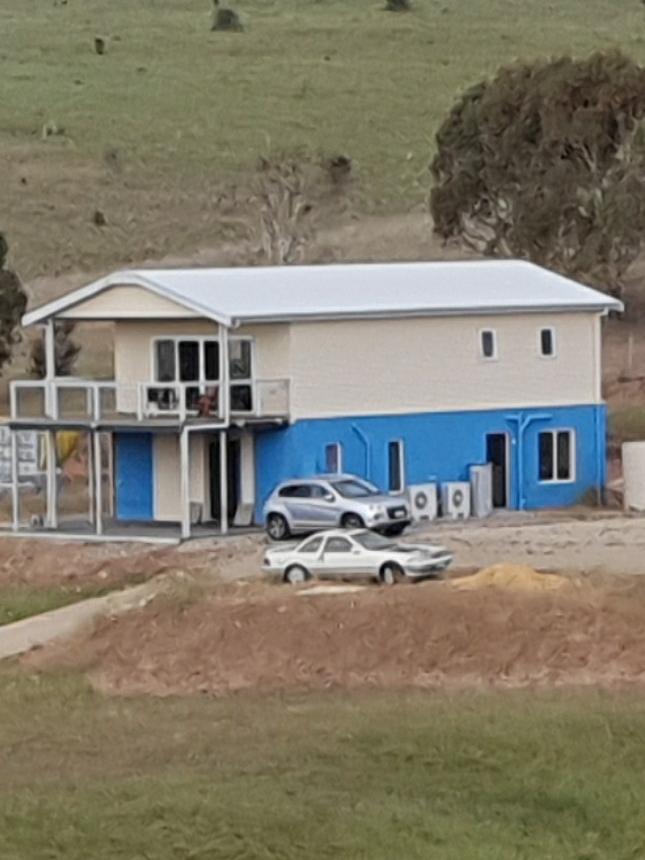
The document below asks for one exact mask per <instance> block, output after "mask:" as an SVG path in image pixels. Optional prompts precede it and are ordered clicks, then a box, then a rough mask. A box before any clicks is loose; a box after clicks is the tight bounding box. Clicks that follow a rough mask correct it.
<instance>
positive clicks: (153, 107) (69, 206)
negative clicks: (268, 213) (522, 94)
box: [0, 0, 645, 273]
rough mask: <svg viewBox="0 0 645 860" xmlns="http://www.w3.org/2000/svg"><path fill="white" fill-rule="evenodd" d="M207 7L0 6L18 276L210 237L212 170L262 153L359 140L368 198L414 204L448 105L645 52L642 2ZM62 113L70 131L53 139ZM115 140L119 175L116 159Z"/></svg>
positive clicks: (349, 145)
mask: <svg viewBox="0 0 645 860" xmlns="http://www.w3.org/2000/svg"><path fill="white" fill-rule="evenodd" d="M210 5H211V4H210V2H209V0H136V1H135V2H133V0H73V2H72V0H70V2H69V3H67V5H65V6H60V5H54V3H53V2H52V0H49V2H42V0H3V2H2V4H1V5H0V31H1V32H2V33H3V34H4V36H5V39H4V40H3V48H2V70H3V77H2V87H3V89H2V100H1V101H0V159H1V158H2V156H4V157H5V158H7V159H8V165H7V169H8V176H9V178H10V181H8V182H7V183H5V189H4V191H5V210H4V211H1V210H0V222H1V223H2V224H3V226H4V227H5V228H6V229H7V230H8V231H9V233H10V236H13V237H14V251H15V253H16V256H17V262H18V264H19V265H20V267H21V268H22V269H23V270H24V271H25V272H27V273H31V272H33V271H48V272H50V273H51V272H52V270H56V269H59V268H69V267H75V266H78V265H81V266H82V265H93V264H95V263H98V262H100V263H103V261H104V260H106V259H108V258H120V259H121V260H123V259H127V257H128V256H129V255H136V254H138V255H139V257H141V256H143V255H144V254H146V253H160V252H161V251H162V250H172V249H173V247H177V246H178V245H179V244H181V243H182V242H183V243H184V244H185V243H187V242H193V243H196V242H198V241H208V240H209V239H210V240H212V239H213V237H214V236H215V235H216V233H217V227H218V219H217V218H216V217H214V213H213V209H212V205H211V203H210V202H209V195H210V196H211V197H212V194H213V190H212V187H211V186H210V183H212V182H214V181H216V180H217V181H219V180H220V179H223V178H225V177H231V176H239V175H242V176H244V175H245V172H246V171H248V170H249V169H250V168H252V167H253V165H254V164H255V162H256V160H257V157H258V155H259V154H261V153H263V152H266V151H267V149H269V148H276V149H280V148H287V149H291V148H294V147H306V148H308V149H311V150H313V151H323V152H327V153H335V152H339V151H341V152H344V153H347V154H348V155H350V156H351V157H352V158H353V159H354V160H355V162H356V164H357V167H358V170H359V173H360V176H361V180H362V189H363V205H364V207H365V208H367V209H373V210H377V211H384V212H396V211H400V210H403V209H409V208H410V207H411V206H413V205H415V204H418V203H419V202H421V201H422V200H424V199H425V197H426V194H427V186H428V173H427V164H428V161H429V157H430V154H431V150H432V147H433V138H434V134H435V132H436V130H437V127H438V125H439V123H440V122H441V120H442V118H443V117H444V115H445V113H446V111H447V110H448V109H449V108H450V106H451V105H452V103H453V101H454V99H455V97H456V96H457V94H458V93H459V92H460V91H462V90H463V89H464V88H465V87H466V86H468V85H470V84H472V83H474V82H476V81H477V80H479V79H481V78H482V77H484V76H486V75H489V74H491V73H492V72H494V70H495V69H496V68H497V67H498V66H499V65H500V64H503V63H508V62H511V61H513V60H514V59H516V58H523V59H524V58H526V59H528V58H532V57H537V56H544V55H548V54H561V53H565V52H567V53H569V52H571V53H574V54H577V55H583V54H587V53H588V52H590V51H592V50H594V49H599V48H610V47H615V46H619V47H621V48H623V49H624V50H625V51H627V52H628V53H630V54H632V55H633V56H634V57H635V58H636V59H637V60H641V61H643V60H645V10H644V9H643V7H642V4H640V3H639V2H638V0H615V2H613V3H608V2H607V0H559V2H557V3H541V2H532V3H529V2H527V0H469V2H467V3H454V2H453V3H451V2H448V0H416V3H415V8H414V11H413V12H411V13H409V14H391V13H387V12H384V11H383V10H382V6H383V5H384V3H382V2H381V0H351V2H347V0H238V2H235V3H234V4H233V5H234V6H235V7H236V8H238V9H239V11H240V12H241V13H242V15H243V17H244V19H245V21H246V23H247V25H248V27H247V31H246V32H245V33H242V34H235V33H211V32H210V30H209V27H210ZM95 35H101V36H106V37H107V38H108V40H109V45H108V52H107V54H106V55H105V56H103V57H99V56H96V55H95V54H94V52H93V39H94V36H95ZM51 121H53V122H55V123H57V124H58V125H59V126H63V127H64V128H65V137H64V138H62V139H58V138H50V139H49V140H47V141H43V140H41V137H40V134H41V130H42V128H43V125H44V124H45V123H47V122H51ZM112 149H116V150H118V152H119V154H120V157H121V159H122V162H123V165H124V167H125V173H123V174H117V175H113V174H111V173H110V172H109V171H108V170H107V169H106V166H105V164H104V161H103V157H104V154H105V152H106V151H107V150H112ZM128 171H129V172H128ZM23 175H24V176H25V178H26V179H27V183H26V184H24V185H21V184H20V183H19V177H21V176H23ZM120 205H121V206H122V207H123V208H122V209H119V206H120ZM96 206H100V207H103V208H105V210H106V212H107V217H108V228H107V229H105V230H103V231H97V230H96V228H93V227H92V226H91V224H90V221H91V219H90V216H91V213H92V211H93V209H94V208H95V207H96ZM169 210H172V211H169ZM188 221H192V222H197V221H199V223H192V224H191V227H190V229H189V228H188V225H187V223H186V222H188ZM162 226H163V228H164V235H163V237H162V239H163V241H161V239H160V238H159V237H158V234H159V231H160V229H161V227H162ZM52 230H54V231H55V233H56V242H51V243H50V239H49V235H50V233H51V231H52ZM135 239H136V241H135ZM97 244H101V245H104V246H105V248H104V251H103V255H101V254H99V252H98V251H97V249H95V248H94V247H93V245H97Z"/></svg>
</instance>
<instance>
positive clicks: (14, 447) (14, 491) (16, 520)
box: [9, 430, 20, 532]
mask: <svg viewBox="0 0 645 860" xmlns="http://www.w3.org/2000/svg"><path fill="white" fill-rule="evenodd" d="M9 432H10V433H11V528H12V530H13V531H14V532H17V531H18V528H19V526H20V484H19V480H20V475H19V474H18V431H17V430H10V431H9Z"/></svg>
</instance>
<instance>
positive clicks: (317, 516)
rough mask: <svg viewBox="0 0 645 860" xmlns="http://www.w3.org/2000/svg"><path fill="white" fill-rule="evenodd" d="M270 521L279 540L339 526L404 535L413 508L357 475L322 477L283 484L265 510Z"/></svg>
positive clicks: (268, 525)
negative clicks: (402, 533)
mask: <svg viewBox="0 0 645 860" xmlns="http://www.w3.org/2000/svg"><path fill="white" fill-rule="evenodd" d="M264 522H265V524H266V530H267V533H268V534H269V537H271V538H272V539H273V540H285V539H286V538H288V537H289V536H290V535H292V534H303V533H307V532H312V531H316V530H318V529H334V528H338V526H341V527H342V528H347V529H360V528H365V527H367V528H369V529H373V530H374V531H379V532H383V533H384V534H387V535H399V534H401V532H402V531H403V529H404V528H405V527H406V526H407V525H408V524H409V523H410V508H409V506H408V503H407V501H406V500H405V499H403V498H401V497H400V496H391V495H387V494H386V493H382V492H381V491H380V490H379V489H378V487H375V486H374V484H371V483H370V482H369V481H365V480H364V479H363V478H357V477H356V476H355V475H320V476H319V477H317V478H307V479H304V480H298V479H295V480H293V481H284V482H283V483H282V484H278V486H277V487H276V488H275V490H274V491H273V492H272V493H271V496H270V497H269V499H268V501H267V502H266V504H265V506H264Z"/></svg>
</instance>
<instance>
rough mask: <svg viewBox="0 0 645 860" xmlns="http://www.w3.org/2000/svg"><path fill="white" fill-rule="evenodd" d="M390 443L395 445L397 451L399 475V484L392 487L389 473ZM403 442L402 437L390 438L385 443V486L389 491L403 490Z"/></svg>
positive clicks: (404, 480)
mask: <svg viewBox="0 0 645 860" xmlns="http://www.w3.org/2000/svg"><path fill="white" fill-rule="evenodd" d="M390 445H396V446H397V448H398V451H399V473H400V476H401V486H400V487H397V488H394V487H391V486H390V483H391V478H392V475H391V474H390ZM405 482H406V474H405V442H404V441H403V439H390V440H389V441H388V443H387V486H388V492H390V493H403V492H405Z"/></svg>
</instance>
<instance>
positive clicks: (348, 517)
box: [340, 514, 365, 529]
mask: <svg viewBox="0 0 645 860" xmlns="http://www.w3.org/2000/svg"><path fill="white" fill-rule="evenodd" d="M340 524H341V526H342V527H343V528H344V529H364V528H365V523H364V522H363V519H362V517H359V515H358V514H345V515H344V516H343V518H342V519H341V521H340Z"/></svg>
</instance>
